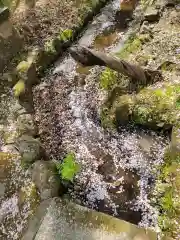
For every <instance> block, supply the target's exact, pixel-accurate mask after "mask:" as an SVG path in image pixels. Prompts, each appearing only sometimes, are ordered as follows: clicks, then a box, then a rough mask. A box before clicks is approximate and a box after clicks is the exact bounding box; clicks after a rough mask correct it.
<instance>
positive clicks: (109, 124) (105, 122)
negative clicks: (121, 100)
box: [100, 106, 116, 129]
mask: <svg viewBox="0 0 180 240" xmlns="http://www.w3.org/2000/svg"><path fill="white" fill-rule="evenodd" d="M100 119H101V126H102V127H104V128H108V129H115V128H116V124H115V122H114V119H115V117H114V115H113V114H112V112H111V109H110V108H107V106H102V108H101V112H100Z"/></svg>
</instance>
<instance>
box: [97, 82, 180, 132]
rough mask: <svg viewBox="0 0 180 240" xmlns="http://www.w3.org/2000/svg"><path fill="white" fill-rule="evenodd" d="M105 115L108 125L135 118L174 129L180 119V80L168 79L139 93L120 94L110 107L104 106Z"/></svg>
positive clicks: (103, 115) (150, 124)
mask: <svg viewBox="0 0 180 240" xmlns="http://www.w3.org/2000/svg"><path fill="white" fill-rule="evenodd" d="M101 116H102V117H101V120H102V123H103V124H104V125H107V124H109V125H114V126H118V125H119V124H122V123H127V122H128V121H133V122H134V123H136V124H140V125H144V126H148V127H151V128H153V129H158V128H164V129H170V128H172V126H174V125H176V124H177V123H178V122H179V120H180V84H178V83H174V84H173V83H166V82H164V83H162V84H161V86H159V87H155V86H154V87H153V86H151V87H147V88H144V89H142V90H141V91H140V92H139V93H138V94H135V95H134V94H126V95H124V94H123V95H121V96H118V97H116V99H115V100H114V102H113V103H112V104H111V105H110V107H109V108H108V106H107V104H106V105H105V106H104V107H103V108H102V112H101Z"/></svg>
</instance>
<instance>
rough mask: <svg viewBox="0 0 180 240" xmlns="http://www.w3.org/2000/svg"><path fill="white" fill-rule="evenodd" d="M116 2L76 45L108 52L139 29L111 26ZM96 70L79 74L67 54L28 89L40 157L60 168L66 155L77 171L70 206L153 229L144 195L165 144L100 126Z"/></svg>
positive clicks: (145, 134) (131, 130) (140, 132)
mask: <svg viewBox="0 0 180 240" xmlns="http://www.w3.org/2000/svg"><path fill="white" fill-rule="evenodd" d="M118 9H119V0H115V1H112V2H111V3H110V4H108V5H107V6H106V7H105V8H104V9H103V10H102V12H101V13H100V14H99V15H98V16H97V17H95V18H94V21H93V22H92V23H91V24H90V25H89V26H88V27H87V29H86V30H85V31H84V33H83V35H82V37H81V38H80V40H79V41H78V43H77V44H80V45H81V44H82V45H85V46H87V47H92V48H94V49H98V50H101V51H105V52H115V51H117V49H120V47H121V46H122V45H123V41H124V40H125V39H126V37H127V36H128V35H129V34H130V33H132V30H133V31H135V30H136V29H137V28H138V26H139V24H140V12H139V10H138V8H137V9H136V11H135V19H134V21H132V22H131V23H130V27H129V28H128V30H127V29H125V28H123V27H122V25H123V24H121V22H117V14H116V13H117V10H118ZM102 70H103V68H102V67H101V68H100V67H98V66H96V67H93V68H89V67H82V66H80V65H79V64H78V63H77V62H75V61H74V59H72V57H71V56H70V54H69V53H68V52H67V53H65V54H64V56H63V57H62V58H61V59H59V61H57V62H56V63H55V65H54V66H53V68H52V69H51V70H50V71H48V73H47V75H46V77H45V78H44V79H42V83H41V84H40V85H38V86H37V87H35V89H34V104H35V111H36V122H37V125H38V126H39V131H40V132H39V133H40V136H41V141H42V142H43V144H44V148H45V149H46V152H47V155H48V156H50V157H51V158H52V159H53V160H55V161H61V160H62V159H63V157H64V155H65V154H66V153H69V152H74V153H75V155H76V160H77V162H78V163H79V164H80V166H81V172H80V173H79V174H78V175H77V176H76V179H75V182H74V186H73V187H72V188H70V189H69V191H68V193H67V195H66V197H67V198H70V199H72V200H73V201H74V202H76V203H78V204H80V205H83V206H87V207H89V208H93V209H96V210H98V211H101V212H104V213H108V214H111V215H114V216H116V217H118V218H121V219H124V220H127V221H129V222H132V223H135V224H139V225H141V226H145V227H154V228H156V226H157V212H156V210H155V209H154V208H153V206H151V204H150V202H149V199H148V195H149V190H150V188H151V186H152V184H153V180H154V178H155V172H156V167H157V166H158V165H159V164H161V163H162V161H163V153H164V149H165V147H166V146H167V144H168V139H167V138H166V137H165V136H163V135H161V134H158V133H155V132H152V131H149V130H147V129H146V130H145V129H140V128H137V127H133V126H126V127H122V128H120V129H119V131H118V132H108V131H105V130H104V129H103V128H102V127H101V125H100V117H99V107H100V105H101V104H102V103H103V101H104V100H105V99H106V93H105V92H103V91H101V90H100V87H99V77H100V73H101V71H102Z"/></svg>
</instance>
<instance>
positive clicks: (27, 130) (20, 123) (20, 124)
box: [17, 114, 37, 136]
mask: <svg viewBox="0 0 180 240" xmlns="http://www.w3.org/2000/svg"><path fill="white" fill-rule="evenodd" d="M17 129H18V131H19V133H20V134H27V135H30V136H35V135H36V134H37V127H36V126H35V124H34V120H33V116H32V115H31V114H21V115H20V116H19V117H18V118H17Z"/></svg>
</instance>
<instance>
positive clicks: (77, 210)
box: [22, 198, 157, 240]
mask: <svg viewBox="0 0 180 240" xmlns="http://www.w3.org/2000/svg"><path fill="white" fill-rule="evenodd" d="M45 208H46V209H45ZM50 239H51V240H97V239H98V240H136V239H138V240H156V239H157V236H156V233H154V232H152V231H149V230H145V229H141V228H138V227H137V226H135V225H133V224H130V223H128V222H125V221H122V220H119V219H117V218H114V217H112V216H109V215H106V214H103V213H100V212H96V211H93V210H90V209H88V208H85V207H82V206H80V205H77V204H75V203H73V202H69V201H67V200H62V199H60V198H53V199H51V200H48V201H46V202H43V203H42V204H41V205H40V206H39V209H38V211H37V214H36V216H35V217H34V218H33V219H32V220H31V222H30V225H29V228H28V229H27V232H26V233H25V235H24V237H23V239H22V240H50Z"/></svg>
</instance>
